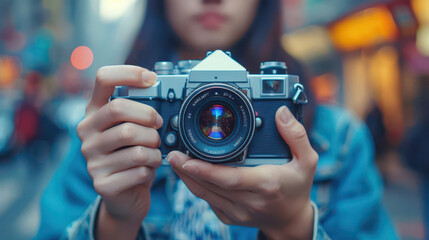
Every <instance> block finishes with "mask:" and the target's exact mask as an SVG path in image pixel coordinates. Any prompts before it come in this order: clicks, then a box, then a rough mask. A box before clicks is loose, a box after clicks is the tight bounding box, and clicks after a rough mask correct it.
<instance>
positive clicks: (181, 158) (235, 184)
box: [167, 151, 267, 190]
mask: <svg viewBox="0 0 429 240" xmlns="http://www.w3.org/2000/svg"><path fill="white" fill-rule="evenodd" d="M167 160H168V161H169V163H170V165H174V166H175V167H176V168H181V169H182V170H183V171H184V172H185V173H186V174H188V175H191V176H195V177H198V178H200V179H202V180H205V181H207V182H210V183H213V184H215V185H217V186H219V187H221V188H224V189H229V190H255V189H257V188H258V187H260V186H261V185H266V183H265V180H266V179H267V176H263V175H262V173H263V172H264V171H260V170H259V169H260V168H263V167H264V166H258V167H230V166H224V165H215V164H212V163H208V162H205V161H201V160H196V159H190V158H189V157H188V156H187V155H185V154H183V153H181V152H178V151H174V152H171V153H170V154H169V155H168V156H167Z"/></svg>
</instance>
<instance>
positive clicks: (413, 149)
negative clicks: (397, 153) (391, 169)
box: [400, 76, 429, 240]
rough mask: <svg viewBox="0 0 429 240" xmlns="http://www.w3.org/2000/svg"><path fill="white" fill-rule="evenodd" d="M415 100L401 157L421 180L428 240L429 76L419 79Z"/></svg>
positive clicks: (403, 141) (428, 237) (428, 238)
mask: <svg viewBox="0 0 429 240" xmlns="http://www.w3.org/2000/svg"><path fill="white" fill-rule="evenodd" d="M419 82H420V84H419V85H420V86H419V92H418V94H417V96H418V97H417V99H416V111H415V112H416V116H415V119H416V123H415V124H414V126H413V127H411V128H410V129H408V130H407V131H406V134H405V137H404V139H403V140H402V143H401V147H400V150H401V155H402V158H403V159H404V160H405V161H406V163H407V164H408V165H409V166H410V167H411V168H412V169H413V170H415V171H416V172H417V173H418V174H419V175H420V179H421V186H422V196H423V204H424V206H423V209H424V212H423V217H424V219H423V220H424V229H425V236H426V237H425V239H427V240H429V107H428V106H429V95H428V94H427V93H428V92H429V76H422V77H420V81H419Z"/></svg>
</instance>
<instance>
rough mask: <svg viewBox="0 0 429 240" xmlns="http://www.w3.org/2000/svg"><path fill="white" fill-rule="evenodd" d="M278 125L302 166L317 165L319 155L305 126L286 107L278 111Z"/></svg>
mask: <svg viewBox="0 0 429 240" xmlns="http://www.w3.org/2000/svg"><path fill="white" fill-rule="evenodd" d="M276 125H277V129H278V131H279V133H280V135H281V136H282V138H283V139H284V140H285V142H286V143H287V144H288V145H289V147H290V149H291V151H292V154H293V155H294V156H295V157H296V158H297V159H298V162H300V164H304V165H307V166H309V165H310V166H312V165H313V163H314V161H315V162H316V163H317V159H318V156H317V153H316V152H315V151H314V149H313V148H312V147H311V145H310V141H309V140H308V136H307V133H306V131H305V128H304V126H303V125H302V124H301V123H300V122H298V121H297V120H296V119H295V117H294V116H293V114H292V113H291V112H290V110H289V108H287V107H286V106H282V107H280V108H279V109H278V110H277V112H276Z"/></svg>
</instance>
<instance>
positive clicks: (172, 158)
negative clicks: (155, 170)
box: [167, 154, 179, 167]
mask: <svg viewBox="0 0 429 240" xmlns="http://www.w3.org/2000/svg"><path fill="white" fill-rule="evenodd" d="M167 162H168V163H169V164H170V165H171V166H173V167H177V163H178V162H179V159H178V158H177V156H175V155H174V154H170V155H168V156H167Z"/></svg>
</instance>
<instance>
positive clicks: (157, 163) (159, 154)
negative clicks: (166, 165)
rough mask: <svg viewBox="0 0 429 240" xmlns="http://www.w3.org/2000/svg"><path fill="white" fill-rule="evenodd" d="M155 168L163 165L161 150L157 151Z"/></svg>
mask: <svg viewBox="0 0 429 240" xmlns="http://www.w3.org/2000/svg"><path fill="white" fill-rule="evenodd" d="M154 155H155V158H156V159H155V167H156V168H157V167H159V166H161V164H162V154H161V150H159V149H155V154H154Z"/></svg>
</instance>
